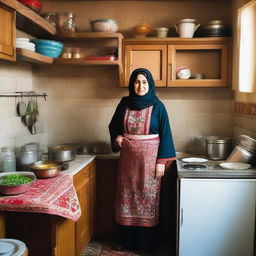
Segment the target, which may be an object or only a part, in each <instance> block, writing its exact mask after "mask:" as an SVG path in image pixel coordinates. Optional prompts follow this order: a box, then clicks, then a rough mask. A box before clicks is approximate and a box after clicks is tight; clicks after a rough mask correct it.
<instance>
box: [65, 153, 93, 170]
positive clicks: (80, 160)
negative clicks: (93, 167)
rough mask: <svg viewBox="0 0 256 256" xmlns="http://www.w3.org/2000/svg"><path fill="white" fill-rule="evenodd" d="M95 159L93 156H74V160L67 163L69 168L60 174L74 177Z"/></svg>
mask: <svg viewBox="0 0 256 256" xmlns="http://www.w3.org/2000/svg"><path fill="white" fill-rule="evenodd" d="M95 157H96V156H95V155H76V158H75V159H74V160H73V161H70V162H68V164H69V168H68V169H67V170H65V171H62V172H61V173H66V174H72V175H75V174H76V173H78V172H79V171H80V170H81V169H82V168H84V167H85V166H86V165H88V164H89V163H90V162H92V161H93V160H94V159H95Z"/></svg>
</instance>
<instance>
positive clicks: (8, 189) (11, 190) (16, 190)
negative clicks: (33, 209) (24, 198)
mask: <svg viewBox="0 0 256 256" xmlns="http://www.w3.org/2000/svg"><path fill="white" fill-rule="evenodd" d="M9 174H20V175H23V176H26V177H30V178H32V179H33V180H32V181H31V182H29V183H26V184H21V185H1V184H0V194H1V195H18V194H22V193H25V192H27V191H28V190H29V188H30V187H31V185H32V183H33V182H34V181H35V180H36V176H35V175H34V173H32V172H6V173H1V174H0V180H1V179H2V177H3V176H6V175H9Z"/></svg>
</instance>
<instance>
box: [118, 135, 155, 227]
mask: <svg viewBox="0 0 256 256" xmlns="http://www.w3.org/2000/svg"><path fill="white" fill-rule="evenodd" d="M126 136H127V135H126ZM133 137H134V138H133ZM158 146H159V136H158V135H157V134H154V135H145V136H144V135H128V139H126V140H124V141H123V143H122V148H121V156H120V167H119V173H118V186H117V197H116V221H117V223H119V224H120V225H125V226H141V227H153V226H156V225H157V223H158V217H159V195H160V178H156V157H157V152H158Z"/></svg>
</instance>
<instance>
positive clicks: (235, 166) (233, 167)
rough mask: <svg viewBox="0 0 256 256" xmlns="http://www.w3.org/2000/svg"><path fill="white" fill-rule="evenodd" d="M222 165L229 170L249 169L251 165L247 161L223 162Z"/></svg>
mask: <svg viewBox="0 0 256 256" xmlns="http://www.w3.org/2000/svg"><path fill="white" fill-rule="evenodd" d="M220 167H221V168H223V169H227V170H246V169H249V168H250V167H251V165H250V164H245V163H221V164H220Z"/></svg>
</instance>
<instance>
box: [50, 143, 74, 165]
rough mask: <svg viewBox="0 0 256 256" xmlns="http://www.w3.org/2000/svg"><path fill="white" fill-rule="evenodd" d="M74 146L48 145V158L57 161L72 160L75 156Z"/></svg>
mask: <svg viewBox="0 0 256 256" xmlns="http://www.w3.org/2000/svg"><path fill="white" fill-rule="evenodd" d="M76 151H77V149H76V147H74V146H70V145H56V146H52V147H48V157H49V160H55V161H58V162H66V161H72V160H74V159H75V157H76Z"/></svg>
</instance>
